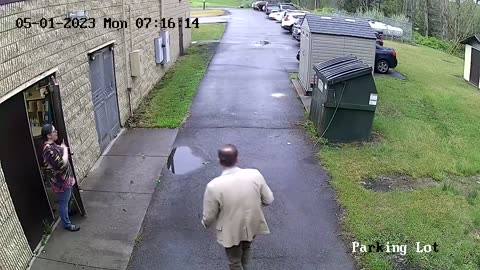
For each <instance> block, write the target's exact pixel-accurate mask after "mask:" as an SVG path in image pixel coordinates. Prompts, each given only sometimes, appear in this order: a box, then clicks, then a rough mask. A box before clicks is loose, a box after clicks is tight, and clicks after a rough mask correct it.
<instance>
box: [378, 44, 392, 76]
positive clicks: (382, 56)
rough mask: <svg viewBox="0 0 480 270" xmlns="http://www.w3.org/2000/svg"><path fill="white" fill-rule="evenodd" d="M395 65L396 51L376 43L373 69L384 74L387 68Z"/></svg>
mask: <svg viewBox="0 0 480 270" xmlns="http://www.w3.org/2000/svg"><path fill="white" fill-rule="evenodd" d="M397 65H398V61H397V52H396V51H395V49H393V48H387V47H383V46H380V45H378V44H377V49H376V50H375V71H376V72H378V73H382V74H385V73H387V72H388V70H389V69H391V68H395V67H397Z"/></svg>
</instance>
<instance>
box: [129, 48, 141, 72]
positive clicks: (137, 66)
mask: <svg viewBox="0 0 480 270" xmlns="http://www.w3.org/2000/svg"><path fill="white" fill-rule="evenodd" d="M140 57H141V51H140V50H135V51H132V52H130V73H131V76H132V77H139V76H140V74H142V64H141V62H142V61H141V59H140Z"/></svg>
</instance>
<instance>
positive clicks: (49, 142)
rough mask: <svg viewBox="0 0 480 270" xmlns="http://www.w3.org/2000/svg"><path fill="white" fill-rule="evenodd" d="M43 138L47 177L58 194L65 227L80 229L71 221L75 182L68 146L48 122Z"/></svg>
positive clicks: (43, 131)
mask: <svg viewBox="0 0 480 270" xmlns="http://www.w3.org/2000/svg"><path fill="white" fill-rule="evenodd" d="M42 138H43V140H44V143H43V150H42V156H43V161H44V163H45V167H46V168H47V170H46V172H47V177H48V179H49V180H50V183H51V186H52V190H53V191H54V192H55V193H56V194H57V200H58V211H59V213H60V218H61V220H62V223H63V228H65V229H66V230H69V231H72V232H73V231H78V230H80V227H79V226H76V225H73V224H72V223H71V222H70V217H69V215H68V205H69V203H70V198H71V196H72V187H73V185H74V184H75V178H74V177H73V172H72V168H71V167H70V162H69V161H68V148H67V146H66V145H65V144H64V143H63V142H62V144H61V145H58V144H56V143H55V141H57V140H58V134H57V130H56V129H55V127H54V126H52V125H50V124H46V125H44V126H43V127H42Z"/></svg>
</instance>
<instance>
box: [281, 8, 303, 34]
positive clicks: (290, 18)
mask: <svg viewBox="0 0 480 270" xmlns="http://www.w3.org/2000/svg"><path fill="white" fill-rule="evenodd" d="M306 13H307V12H287V13H286V14H285V16H283V19H282V28H283V29H287V30H292V27H293V24H294V23H295V21H296V20H297V19H298V18H300V17H304V16H305V14H306Z"/></svg>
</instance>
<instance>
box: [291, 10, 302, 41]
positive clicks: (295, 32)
mask: <svg viewBox="0 0 480 270" xmlns="http://www.w3.org/2000/svg"><path fill="white" fill-rule="evenodd" d="M303 19H305V16H301V17H299V18H298V19H296V20H295V23H294V24H293V27H292V37H293V38H294V39H295V40H297V41H298V42H300V34H301V32H302V29H301V27H302V23H303Z"/></svg>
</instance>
